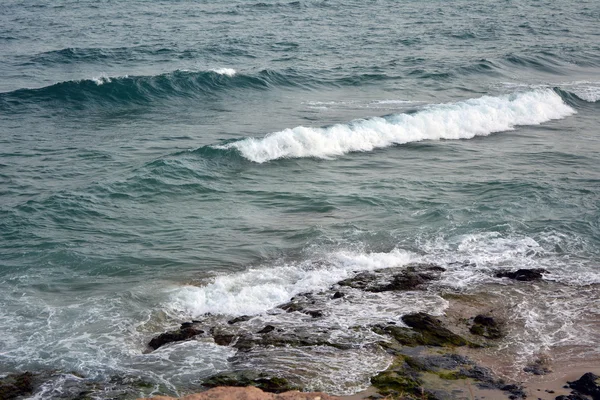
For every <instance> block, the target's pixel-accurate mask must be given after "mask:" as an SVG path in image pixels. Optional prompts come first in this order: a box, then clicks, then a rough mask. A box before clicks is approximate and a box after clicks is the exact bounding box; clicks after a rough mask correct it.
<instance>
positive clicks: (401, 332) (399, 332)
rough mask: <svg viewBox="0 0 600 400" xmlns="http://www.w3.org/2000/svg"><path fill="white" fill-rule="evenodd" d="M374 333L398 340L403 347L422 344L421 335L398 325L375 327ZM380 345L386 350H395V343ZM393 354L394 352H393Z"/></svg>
mask: <svg viewBox="0 0 600 400" xmlns="http://www.w3.org/2000/svg"><path fill="white" fill-rule="evenodd" d="M373 331H374V332H375V333H378V334H380V335H389V336H391V337H392V338H394V339H395V340H396V342H398V343H399V344H400V345H402V346H410V347H414V346H418V345H420V344H421V334H420V333H418V332H416V331H414V330H412V329H410V328H405V327H400V326H396V325H385V326H382V325H375V326H374V327H373ZM380 345H381V346H382V347H384V348H387V349H390V350H393V349H394V343H386V342H382V343H380ZM392 352H393V351H392Z"/></svg>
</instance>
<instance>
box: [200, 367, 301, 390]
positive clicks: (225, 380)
mask: <svg viewBox="0 0 600 400" xmlns="http://www.w3.org/2000/svg"><path fill="white" fill-rule="evenodd" d="M203 386H206V387H209V388H212V387H216V386H237V387H245V386H254V387H257V388H259V389H261V390H263V391H265V392H272V393H282V392H288V391H290V390H300V388H299V387H298V386H295V385H293V384H291V383H290V382H289V381H288V380H287V379H285V378H281V377H277V376H269V375H267V374H258V373H255V372H252V371H239V372H225V373H222V374H218V375H215V376H212V377H210V378H208V379H207V380H205V381H204V383H203Z"/></svg>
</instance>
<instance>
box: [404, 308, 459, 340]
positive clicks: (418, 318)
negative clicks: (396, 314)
mask: <svg viewBox="0 0 600 400" xmlns="http://www.w3.org/2000/svg"><path fill="white" fill-rule="evenodd" d="M402 321H403V322H404V323H405V324H406V325H408V326H409V327H411V328H413V329H414V330H415V331H417V332H419V333H420V334H421V337H420V339H419V342H420V344H423V345H427V346H465V345H468V344H469V342H468V341H467V340H465V339H464V338H462V337H461V336H459V335H457V334H455V333H453V332H452V331H450V330H449V329H447V328H445V327H444V326H443V325H442V322H441V321H440V320H439V319H437V318H434V317H432V316H431V315H429V314H426V313H422V312H421V313H415V314H408V315H405V316H403V317H402Z"/></svg>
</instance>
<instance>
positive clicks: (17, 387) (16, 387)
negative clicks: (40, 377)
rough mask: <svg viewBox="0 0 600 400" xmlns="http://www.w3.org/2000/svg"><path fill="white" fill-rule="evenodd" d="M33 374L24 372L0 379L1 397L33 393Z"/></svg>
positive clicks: (10, 397) (7, 399)
mask: <svg viewBox="0 0 600 400" xmlns="http://www.w3.org/2000/svg"><path fill="white" fill-rule="evenodd" d="M33 378H34V376H33V374H32V373H31V372H24V373H22V374H11V375H8V376H6V377H4V378H2V379H0V399H6V400H10V399H16V398H17V397H21V396H26V395H28V394H31V393H33V389H34V385H33Z"/></svg>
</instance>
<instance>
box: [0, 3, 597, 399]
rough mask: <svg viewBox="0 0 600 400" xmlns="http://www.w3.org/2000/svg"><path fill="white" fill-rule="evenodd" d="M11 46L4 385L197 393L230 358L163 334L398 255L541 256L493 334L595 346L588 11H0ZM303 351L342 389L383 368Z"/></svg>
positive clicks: (396, 260)
mask: <svg viewBox="0 0 600 400" xmlns="http://www.w3.org/2000/svg"><path fill="white" fill-rule="evenodd" d="M0 53H1V56H0V337H1V338H2V339H1V340H0V375H2V374H8V373H13V372H22V371H59V373H60V374H62V375H60V376H59V377H58V378H55V379H54V380H53V381H52V382H50V383H48V384H46V385H45V386H43V387H42V389H40V391H38V392H37V393H36V394H34V398H40V399H46V398H66V397H68V396H69V393H71V392H69V390H70V389H69V388H71V387H72V386H73V385H75V386H76V385H77V384H78V382H79V383H81V382H82V381H85V382H87V383H89V382H94V383H96V384H98V385H100V386H101V385H109V384H111V383H114V384H115V385H117V384H120V383H122V382H127V379H129V380H130V381H134V380H136V379H141V380H143V381H144V382H146V383H149V384H150V385H149V386H148V387H150V389H143V390H146V391H145V392H143V390H142V393H145V394H150V393H151V392H153V393H158V392H160V393H167V394H177V393H185V392H186V391H190V390H193V389H194V388H197V387H199V385H200V383H201V382H202V379H204V378H206V377H208V376H210V375H213V374H215V373H217V372H221V371H227V370H230V369H232V364H231V357H232V354H233V353H234V352H232V350H231V349H230V348H228V347H222V346H217V345H215V344H214V343H212V342H210V341H190V342H185V343H181V344H179V345H173V346H167V347H165V348H162V349H159V350H157V351H155V352H152V353H148V352H147V347H146V343H147V342H148V340H149V339H150V338H152V337H153V336H155V335H157V334H159V333H161V332H164V331H165V330H168V329H172V328H174V327H177V326H178V325H179V324H180V323H182V322H184V321H188V320H190V319H195V318H201V317H202V316H203V315H205V314H206V313H211V314H213V315H224V316H240V315H263V314H265V313H267V312H269V310H272V309H273V307H275V306H277V305H278V304H281V303H284V302H286V301H288V300H289V299H290V298H291V297H292V296H294V295H295V294H298V293H301V292H306V291H318V290H321V289H326V288H328V287H329V286H330V285H331V284H333V283H335V282H337V281H339V280H341V279H344V278H347V277H350V276H352V275H353V274H355V273H356V272H357V271H364V270H373V269H379V268H388V267H399V266H402V265H405V264H407V263H410V262H433V263H438V264H439V265H442V266H444V267H446V268H448V272H447V274H445V275H444V276H445V278H444V281H443V282H442V283H441V286H443V287H444V290H452V291H456V292H458V293H469V292H471V291H475V290H477V289H478V288H481V287H482V285H489V284H490V282H493V281H494V282H496V281H497V279H496V278H494V277H493V271H495V270H497V269H507V270H509V269H517V268H545V269H546V270H547V271H548V274H546V279H547V280H548V281H551V282H555V283H557V284H560V285H563V286H561V287H562V289H561V292H560V293H559V294H556V292H555V291H553V290H542V289H540V290H539V292H536V293H537V294H536V296H535V299H533V300H535V301H532V299H529V300H527V301H525V300H523V299H524V298H526V293H523V299H521V300H523V301H521V300H519V299H517V298H514V299H513V300H512V301H514V302H515V303H514V304H513V305H514V310H516V311H515V313H516V314H515V318H516V319H520V320H522V321H523V324H522V329H521V330H520V331H519V332H514V333H513V335H512V336H509V338H508V339H507V340H508V342H507V343H506V348H507V349H510V350H511V351H512V352H513V353H514V354H515V355H516V356H515V357H516V359H519V360H526V359H528V357H530V356H532V355H534V354H537V353H539V352H552V350H553V348H555V347H556V346H563V347H564V348H569V349H575V350H577V351H576V353H577V354H579V355H581V356H586V355H587V356H590V355H591V356H594V355H595V356H598V355H599V354H600V348H599V347H598V346H599V345H598V343H600V337H599V333H598V330H597V329H596V328H597V326H593V325H589V326H587V327H586V325H585V324H584V325H580V324H578V321H580V320H581V319H582V318H584V317H585V318H592V317H594V316H595V318H597V320H599V321H600V317H599V314H600V289H599V288H600V286H599V285H600V2H599V1H597V0H581V1H568V0H526V1H517V0H502V1H498V0H478V1H474V0H433V1H416V0H398V1H393V0H368V1H364V0H360V1H359V0H346V1H341V0H299V1H274V0H264V1H262V2H257V1H254V0H243V1H242V0H230V1H207V0H198V1H191V0H177V1H140V0H136V1H123V0H104V1H95V0H94V1H92V0H80V1H74V0H56V1H38V0H35V1H34V0H24V1H21V0H19V1H16V0H4V1H2V3H1V4H0ZM501 286H502V285H500V286H499V289H498V290H500V291H501V290H502V288H501ZM440 290H441V289H440ZM407 296H408V295H407ZM344 304H346V305H345V306H344V307H341V308H338V309H335V310H329V311H327V312H326V315H325V317H326V318H325V319H324V321H325V322H323V323H324V324H326V323H330V326H333V325H335V327H336V329H339V330H341V331H346V330H347V328H348V327H350V326H354V325H356V324H362V325H368V324H371V323H378V322H385V321H398V320H399V318H400V317H401V316H402V315H403V313H406V312H409V311H415V310H416V311H428V312H431V313H433V314H436V315H440V314H442V313H443V312H444V309H445V307H447V305H448V304H447V301H445V300H444V299H443V298H442V297H440V296H439V294H438V293H437V292H436V291H435V290H430V291H426V292H423V293H421V294H418V293H413V294H410V296H409V297H402V298H398V299H396V300H395V302H388V301H387V300H385V299H380V298H369V299H363V300H362V301H356V302H352V301H348V302H347V303H344ZM328 318H329V319H328ZM327 321H329V322H327ZM288 323H301V321H300V322H298V321H288ZM511 338H512V339H511ZM511 340H512V341H511ZM313 350H314V351H313V353H310V351H308V350H307V352H306V353H303V354H302V355H301V356H298V357H297V359H300V358H302V357H304V359H305V360H306V359H308V361H309V364H308V366H307V368H308V369H310V368H313V369H318V368H320V369H319V370H318V373H317V374H316V375H315V374H314V373H313V374H312V375H311V373H309V372H310V371H309V372H307V373H306V375H305V376H304V377H303V378H302V377H301V379H304V383H305V384H306V385H307V386H308V387H312V388H315V389H323V390H328V391H331V392H333V393H338V394H344V393H352V392H356V391H358V390H360V389H361V388H363V387H364V386H365V385H366V384H367V383H368V378H369V376H370V374H371V375H372V374H374V373H375V372H376V371H377V370H381V369H384V368H385V367H386V362H388V361H389V360H388V361H386V360H387V359H386V358H385V357H383V356H381V357H379V358H378V356H377V355H373V354H372V353H369V354H367V353H368V352H367V353H364V354H363V353H361V352H360V351H357V352H355V353H353V354H349V353H344V354H341V353H340V354H333V355H327V354H320V353H319V351H322V350H323V349H313ZM278 351H281V350H278ZM286 357H291V358H290V359H293V355H289V354H288V355H282V356H281V357H280V358H279V360H280V361H281V363H282V365H283V364H285V360H286ZM327 357H330V358H329V359H328V360H329V361H327V362H322V361H319V360H323V359H326V360H327ZM369 357H370V358H369ZM382 357H383V358H382ZM519 357H520V358H519ZM574 357H575V356H574ZM288 362H289V359H288ZM294 362H296V361H294ZM336 362H337V363H338V364H336ZM523 362H524V361H523ZM257 363H258V361H257ZM256 365H258V364H256ZM256 365H255V367H256V368H260V366H256ZM263 367H265V368H267V367H268V366H263ZM281 368H283V367H281ZM100 386H99V387H100ZM102 387H106V386H102ZM103 393H104V394H103ZM111 393H112V392H110V390H106V391H105V392H101V393H96V395H97V396H100V397H102V396H106V397H107V398H109V397H111V396H113V395H114V393H112V394H111Z"/></svg>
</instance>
